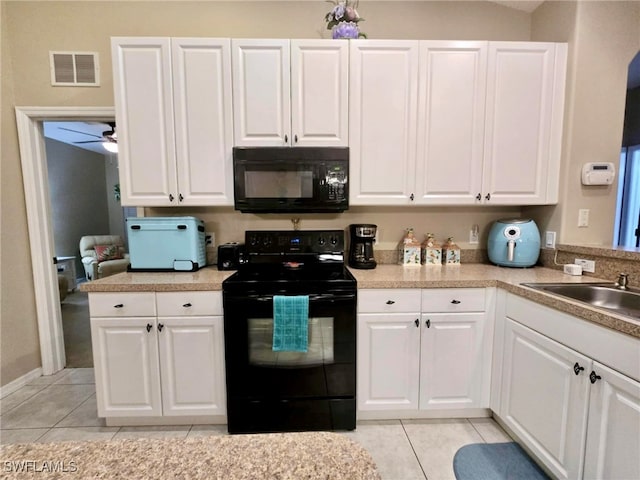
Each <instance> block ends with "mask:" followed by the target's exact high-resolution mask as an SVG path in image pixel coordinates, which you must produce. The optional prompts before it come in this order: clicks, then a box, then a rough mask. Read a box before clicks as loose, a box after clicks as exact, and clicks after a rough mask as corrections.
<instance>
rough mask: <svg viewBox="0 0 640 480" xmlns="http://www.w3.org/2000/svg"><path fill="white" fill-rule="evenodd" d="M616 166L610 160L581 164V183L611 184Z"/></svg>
mask: <svg viewBox="0 0 640 480" xmlns="http://www.w3.org/2000/svg"><path fill="white" fill-rule="evenodd" d="M615 176H616V168H615V167H614V165H613V163H611V162H589V163H585V164H584V165H583V166H582V184H583V185H611V184H612V183H613V179H614V178H615Z"/></svg>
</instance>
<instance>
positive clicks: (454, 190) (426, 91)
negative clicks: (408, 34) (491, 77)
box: [415, 41, 487, 205]
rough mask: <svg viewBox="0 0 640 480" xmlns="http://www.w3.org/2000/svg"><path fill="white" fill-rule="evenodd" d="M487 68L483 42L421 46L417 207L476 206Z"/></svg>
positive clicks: (480, 172)
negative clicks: (431, 205) (422, 205)
mask: <svg viewBox="0 0 640 480" xmlns="http://www.w3.org/2000/svg"><path fill="white" fill-rule="evenodd" d="M486 69H487V43H486V42H449V41H443V42H437V41H433V42H432V41H429V42H427V41H425V42H420V87H419V88H420V90H419V91H420V102H419V105H420V108H419V113H418V160H417V169H416V186H415V189H416V194H415V203H422V204H434V205H437V204H449V205H455V204H471V203H475V201H476V196H477V195H478V193H479V192H480V191H481V188H482V187H481V182H482V156H483V145H484V139H483V136H484V105H485V92H486Z"/></svg>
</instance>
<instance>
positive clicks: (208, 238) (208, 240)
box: [204, 232, 216, 248]
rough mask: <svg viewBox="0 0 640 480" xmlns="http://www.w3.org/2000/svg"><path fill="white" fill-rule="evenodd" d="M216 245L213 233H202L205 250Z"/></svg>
mask: <svg viewBox="0 0 640 480" xmlns="http://www.w3.org/2000/svg"><path fill="white" fill-rule="evenodd" d="M215 245H216V234H215V233H213V232H204V246H205V248H213V247H215Z"/></svg>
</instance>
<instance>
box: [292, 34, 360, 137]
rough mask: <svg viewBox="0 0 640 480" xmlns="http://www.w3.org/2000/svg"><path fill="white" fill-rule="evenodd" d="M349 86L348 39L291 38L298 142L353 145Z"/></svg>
mask: <svg viewBox="0 0 640 480" xmlns="http://www.w3.org/2000/svg"><path fill="white" fill-rule="evenodd" d="M348 89H349V41H348V40H291V134H292V135H293V143H292V144H293V145H294V146H301V147H309V146H328V147H329V146H330V147H346V146H348V145H349V139H348V131H349V125H348V114H349V90H348Z"/></svg>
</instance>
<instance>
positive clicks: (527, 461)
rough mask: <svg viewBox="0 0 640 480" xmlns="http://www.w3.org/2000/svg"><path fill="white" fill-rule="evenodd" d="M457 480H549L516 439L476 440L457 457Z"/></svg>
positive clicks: (466, 446)
mask: <svg viewBox="0 0 640 480" xmlns="http://www.w3.org/2000/svg"><path fill="white" fill-rule="evenodd" d="M453 472H454V473H455V475H456V479H457V480H507V479H508V480H549V477H548V476H547V475H546V474H545V473H544V472H543V471H542V470H541V469H540V467H538V465H536V463H535V462H534V461H533V460H531V458H530V457H529V455H527V452H525V451H524V450H523V449H522V447H520V445H518V444H517V443H515V442H508V443H474V444H471V445H465V446H464V447H462V448H460V449H459V450H458V451H457V452H456V454H455V456H454V457H453Z"/></svg>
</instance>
